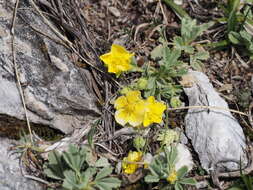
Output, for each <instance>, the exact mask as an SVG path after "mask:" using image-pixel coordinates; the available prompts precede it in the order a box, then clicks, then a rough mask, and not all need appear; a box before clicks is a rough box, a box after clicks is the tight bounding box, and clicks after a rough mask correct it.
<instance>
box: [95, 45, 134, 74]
mask: <svg viewBox="0 0 253 190" xmlns="http://www.w3.org/2000/svg"><path fill="white" fill-rule="evenodd" d="M133 55H134V54H133V53H129V52H128V51H127V50H126V49H125V48H124V47H122V46H120V45H116V44H112V47H111V51H110V52H109V53H106V54H104V55H101V56H100V59H101V60H102V61H103V62H104V63H105V65H106V66H107V67H108V72H109V73H115V74H116V75H120V74H121V73H122V72H124V71H129V70H130V69H131V68H132V65H131V58H132V57H133Z"/></svg>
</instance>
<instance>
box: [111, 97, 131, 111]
mask: <svg viewBox="0 0 253 190" xmlns="http://www.w3.org/2000/svg"><path fill="white" fill-rule="evenodd" d="M127 105H128V102H127V98H126V97H125V96H120V97H118V98H117V100H116V101H115V102H114V108H115V109H121V108H124V107H125V106H127Z"/></svg>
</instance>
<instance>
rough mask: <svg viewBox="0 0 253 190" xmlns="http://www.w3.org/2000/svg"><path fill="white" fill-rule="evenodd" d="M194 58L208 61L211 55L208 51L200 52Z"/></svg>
mask: <svg viewBox="0 0 253 190" xmlns="http://www.w3.org/2000/svg"><path fill="white" fill-rule="evenodd" d="M194 57H195V59H199V60H207V59H208V58H209V57H210V55H209V52H208V51H198V52H197V53H195V55H194Z"/></svg>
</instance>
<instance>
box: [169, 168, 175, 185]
mask: <svg viewBox="0 0 253 190" xmlns="http://www.w3.org/2000/svg"><path fill="white" fill-rule="evenodd" d="M176 180H177V172H176V170H173V171H172V172H171V173H170V175H169V176H168V177H167V181H168V182H169V183H170V184H174V183H175V181H176Z"/></svg>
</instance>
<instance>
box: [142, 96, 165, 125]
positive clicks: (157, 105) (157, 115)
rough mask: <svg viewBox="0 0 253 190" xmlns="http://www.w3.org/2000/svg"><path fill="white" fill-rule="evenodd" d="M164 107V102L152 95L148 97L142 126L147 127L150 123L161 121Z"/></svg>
mask: <svg viewBox="0 0 253 190" xmlns="http://www.w3.org/2000/svg"><path fill="white" fill-rule="evenodd" d="M165 109H166V105H165V104H164V103H161V102H158V101H156V100H155V98H154V96H150V97H148V99H147V100H146V109H145V114H144V119H143V126H144V127H147V126H149V125H150V124H152V123H161V121H162V116H163V112H164V110H165Z"/></svg>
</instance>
